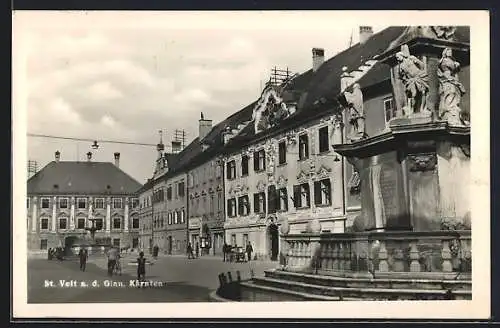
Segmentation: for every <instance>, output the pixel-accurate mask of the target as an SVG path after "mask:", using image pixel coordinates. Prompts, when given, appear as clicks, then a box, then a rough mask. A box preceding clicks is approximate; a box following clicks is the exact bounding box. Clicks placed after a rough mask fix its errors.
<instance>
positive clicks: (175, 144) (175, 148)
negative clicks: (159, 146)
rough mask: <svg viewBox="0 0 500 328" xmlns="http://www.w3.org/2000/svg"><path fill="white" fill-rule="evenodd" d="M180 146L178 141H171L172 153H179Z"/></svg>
mask: <svg viewBox="0 0 500 328" xmlns="http://www.w3.org/2000/svg"><path fill="white" fill-rule="evenodd" d="M181 147H182V144H181V142H180V141H177V140H174V141H172V153H174V154H177V153H178V152H180V151H181Z"/></svg>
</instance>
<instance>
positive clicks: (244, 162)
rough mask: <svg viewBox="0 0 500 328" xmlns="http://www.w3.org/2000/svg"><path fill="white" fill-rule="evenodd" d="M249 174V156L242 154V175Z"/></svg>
mask: <svg viewBox="0 0 500 328" xmlns="http://www.w3.org/2000/svg"><path fill="white" fill-rule="evenodd" d="M245 175H248V156H247V155H243V156H241V176H245Z"/></svg>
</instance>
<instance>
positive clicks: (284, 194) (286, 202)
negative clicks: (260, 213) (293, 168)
mask: <svg viewBox="0 0 500 328" xmlns="http://www.w3.org/2000/svg"><path fill="white" fill-rule="evenodd" d="M283 201H284V203H285V208H283V210H285V211H288V191H287V190H286V188H283Z"/></svg>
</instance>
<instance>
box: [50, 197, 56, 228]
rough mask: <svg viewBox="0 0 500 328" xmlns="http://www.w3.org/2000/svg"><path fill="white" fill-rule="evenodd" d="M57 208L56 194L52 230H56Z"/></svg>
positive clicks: (53, 201) (53, 202)
mask: <svg viewBox="0 0 500 328" xmlns="http://www.w3.org/2000/svg"><path fill="white" fill-rule="evenodd" d="M56 208H57V197H55V196H54V198H53V199H52V226H51V230H52V231H53V232H55V231H56Z"/></svg>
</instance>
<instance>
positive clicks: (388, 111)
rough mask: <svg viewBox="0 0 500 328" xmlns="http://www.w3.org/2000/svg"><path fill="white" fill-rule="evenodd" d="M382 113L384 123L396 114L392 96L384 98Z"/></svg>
mask: <svg viewBox="0 0 500 328" xmlns="http://www.w3.org/2000/svg"><path fill="white" fill-rule="evenodd" d="M384 113H385V123H389V121H390V120H391V119H393V118H394V117H395V116H396V111H395V110H394V99H393V98H392V97H390V98H387V99H384Z"/></svg>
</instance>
